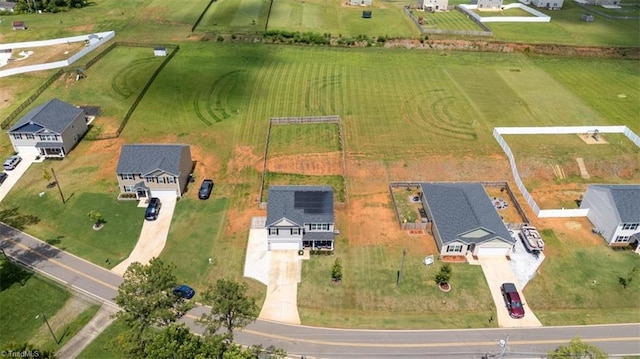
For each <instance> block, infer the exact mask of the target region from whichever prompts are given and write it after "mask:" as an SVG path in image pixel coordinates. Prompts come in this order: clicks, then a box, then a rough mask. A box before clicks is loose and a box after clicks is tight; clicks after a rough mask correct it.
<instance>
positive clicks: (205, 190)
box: [198, 179, 213, 199]
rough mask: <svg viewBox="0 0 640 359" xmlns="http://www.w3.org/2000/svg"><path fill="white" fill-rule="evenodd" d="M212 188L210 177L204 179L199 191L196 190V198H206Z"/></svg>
mask: <svg viewBox="0 0 640 359" xmlns="http://www.w3.org/2000/svg"><path fill="white" fill-rule="evenodd" d="M212 190H213V181H212V180H210V179H206V180H204V181H202V184H201V185H200V191H198V198H200V199H207V198H209V196H211V191H212Z"/></svg>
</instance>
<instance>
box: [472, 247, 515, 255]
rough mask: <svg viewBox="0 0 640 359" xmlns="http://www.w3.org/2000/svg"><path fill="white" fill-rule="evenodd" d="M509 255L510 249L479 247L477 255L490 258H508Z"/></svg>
mask: <svg viewBox="0 0 640 359" xmlns="http://www.w3.org/2000/svg"><path fill="white" fill-rule="evenodd" d="M507 254H509V248H504V247H502V248H496V247H478V251H477V253H476V255H477V256H482V257H489V256H494V257H495V256H506V255H507Z"/></svg>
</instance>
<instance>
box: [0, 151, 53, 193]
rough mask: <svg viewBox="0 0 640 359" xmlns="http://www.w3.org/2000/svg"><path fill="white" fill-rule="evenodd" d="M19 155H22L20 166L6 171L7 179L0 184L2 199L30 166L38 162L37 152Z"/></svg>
mask: <svg viewBox="0 0 640 359" xmlns="http://www.w3.org/2000/svg"><path fill="white" fill-rule="evenodd" d="M19 156H20V157H22V161H21V162H20V163H19V164H18V166H16V168H14V169H13V170H11V171H5V172H6V173H7V179H6V180H5V181H4V183H3V184H2V185H0V201H2V200H3V199H4V197H5V196H6V195H7V194H8V193H9V191H10V190H11V188H13V186H14V185H15V184H16V183H18V180H19V179H20V177H22V175H23V174H24V173H25V172H27V169H29V166H31V164H32V163H34V162H36V155H35V154H31V153H26V154H19ZM43 160H44V158H41V160H40V161H43ZM3 161H4V160H3ZM40 176H41V175H40Z"/></svg>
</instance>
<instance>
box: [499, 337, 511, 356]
mask: <svg viewBox="0 0 640 359" xmlns="http://www.w3.org/2000/svg"><path fill="white" fill-rule="evenodd" d="M507 344H509V334H507V337H506V338H504V339H500V341H499V342H498V345H499V346H500V348H502V350H501V351H500V356H498V358H500V359H502V358H504V353H505V352H506V351H507Z"/></svg>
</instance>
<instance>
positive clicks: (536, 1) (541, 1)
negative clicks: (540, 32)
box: [531, 0, 564, 10]
mask: <svg viewBox="0 0 640 359" xmlns="http://www.w3.org/2000/svg"><path fill="white" fill-rule="evenodd" d="M563 3H564V0H531V4H532V5H533V6H537V7H541V8H545V9H554V10H555V9H562V5H563Z"/></svg>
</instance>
